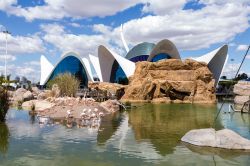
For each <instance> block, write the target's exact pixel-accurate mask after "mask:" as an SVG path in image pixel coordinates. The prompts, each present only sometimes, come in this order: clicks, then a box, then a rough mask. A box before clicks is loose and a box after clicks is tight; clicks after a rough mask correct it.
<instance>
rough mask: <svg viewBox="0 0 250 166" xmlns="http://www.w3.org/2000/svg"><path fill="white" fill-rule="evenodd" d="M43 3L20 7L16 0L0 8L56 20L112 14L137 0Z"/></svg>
mask: <svg viewBox="0 0 250 166" xmlns="http://www.w3.org/2000/svg"><path fill="white" fill-rule="evenodd" d="M44 2H45V5H39V6H34V7H22V6H20V5H17V1H16V0H7V1H6V2H2V3H0V10H2V11H5V12H7V13H8V14H12V15H16V16H19V17H24V18H25V19H26V20H28V21H32V20H34V19H48V20H58V19H62V18H65V17H72V18H88V17H94V16H99V17H104V16H110V15H114V14H116V13H117V12H119V11H123V10H125V9H127V8H129V7H132V6H134V5H136V4H137V3H138V0H119V1H113V0H101V1H100V0H91V1H89V0H81V1H79V0H70V1H69V0H44Z"/></svg>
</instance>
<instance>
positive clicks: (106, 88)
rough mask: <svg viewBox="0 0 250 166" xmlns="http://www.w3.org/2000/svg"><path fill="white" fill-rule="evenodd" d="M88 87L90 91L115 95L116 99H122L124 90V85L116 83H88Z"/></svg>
mask: <svg viewBox="0 0 250 166" xmlns="http://www.w3.org/2000/svg"><path fill="white" fill-rule="evenodd" d="M88 87H89V88H91V89H95V90H99V91H102V92H103V93H106V94H107V95H108V93H111V94H115V95H116V96H117V98H118V99H120V98H121V97H122V95H123V94H124V89H125V87H126V85H121V84H116V83H109V82H91V81H90V82H89V83H88Z"/></svg>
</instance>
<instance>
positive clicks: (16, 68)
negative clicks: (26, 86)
mask: <svg viewBox="0 0 250 166" xmlns="http://www.w3.org/2000/svg"><path fill="white" fill-rule="evenodd" d="M4 72H5V68H4V66H0V74H4ZM8 74H11V79H14V78H15V77H16V76H20V77H22V76H25V77H26V78H28V79H29V80H31V81H35V82H38V81H39V79H40V70H39V67H38V66H30V65H27V64H20V65H14V64H11V65H8V66H7V75H8Z"/></svg>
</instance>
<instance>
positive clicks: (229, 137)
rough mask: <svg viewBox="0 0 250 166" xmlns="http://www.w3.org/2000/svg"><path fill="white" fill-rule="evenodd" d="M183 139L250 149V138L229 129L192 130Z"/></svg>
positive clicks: (189, 141)
mask: <svg viewBox="0 0 250 166" xmlns="http://www.w3.org/2000/svg"><path fill="white" fill-rule="evenodd" d="M181 141H183V142H187V143H190V144H193V145H197V146H208V147H215V148H224V149H242V150H250V140H248V139H246V138H243V137H241V136H240V135H239V134H237V133H235V132H234V131H232V130H229V129H223V130H219V131H215V130H214V129H212V128H208V129H197V130H191V131H189V132H187V133H186V134H185V135H184V136H183V137H182V138H181Z"/></svg>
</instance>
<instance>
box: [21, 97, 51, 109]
mask: <svg viewBox="0 0 250 166" xmlns="http://www.w3.org/2000/svg"><path fill="white" fill-rule="evenodd" d="M53 106H55V104H54V103H52V102H49V101H46V100H30V101H25V102H23V103H22V108H23V109H24V110H36V111H40V110H45V109H50V108H52V107H53Z"/></svg>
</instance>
